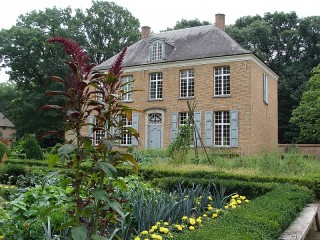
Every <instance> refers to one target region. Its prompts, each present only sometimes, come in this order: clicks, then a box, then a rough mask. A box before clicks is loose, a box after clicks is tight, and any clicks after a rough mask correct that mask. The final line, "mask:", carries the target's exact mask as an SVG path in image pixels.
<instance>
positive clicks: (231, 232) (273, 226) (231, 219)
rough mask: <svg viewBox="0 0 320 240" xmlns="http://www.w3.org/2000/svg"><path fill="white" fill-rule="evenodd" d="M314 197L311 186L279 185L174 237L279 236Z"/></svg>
mask: <svg viewBox="0 0 320 240" xmlns="http://www.w3.org/2000/svg"><path fill="white" fill-rule="evenodd" d="M312 200H313V193H312V191H310V190H309V189H307V188H305V187H301V186H294V185H289V184H285V185H282V184H280V185H279V186H278V187H276V188H275V189H274V190H272V191H270V192H269V193H267V194H265V195H263V196H260V197H258V198H256V199H254V200H252V201H251V202H250V204H248V205H246V206H245V207H241V208H237V209H235V210H234V211H233V212H232V213H231V214H226V215H224V216H223V218H220V219H219V218H218V219H217V220H212V221H210V222H208V223H207V224H204V225H203V226H202V227H200V229H199V230H197V231H194V232H190V231H188V232H184V233H182V234H179V235H178V236H177V237H175V239H177V240H179V239H181V240H182V239H183V240H188V239H202V240H209V239H227V240H228V239H230V240H233V239H277V238H278V237H279V235H280V234H281V233H282V232H283V231H284V230H285V229H286V228H287V227H288V226H289V225H290V224H291V222H292V221H293V220H294V219H295V217H296V216H297V215H298V213H299V212H300V211H301V210H302V208H303V207H304V206H305V205H306V204H307V203H308V202H311V201H312Z"/></svg>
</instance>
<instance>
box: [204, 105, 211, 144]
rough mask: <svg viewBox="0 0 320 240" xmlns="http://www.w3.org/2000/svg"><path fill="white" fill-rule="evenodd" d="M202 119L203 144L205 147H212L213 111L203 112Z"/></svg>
mask: <svg viewBox="0 0 320 240" xmlns="http://www.w3.org/2000/svg"><path fill="white" fill-rule="evenodd" d="M204 120H205V126H204V128H205V132H204V134H205V140H204V145H205V146H206V147H212V143H213V128H212V121H213V112H212V111H207V112H205V114H204Z"/></svg>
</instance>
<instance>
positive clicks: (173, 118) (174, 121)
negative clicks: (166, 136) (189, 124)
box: [170, 112, 178, 142]
mask: <svg viewBox="0 0 320 240" xmlns="http://www.w3.org/2000/svg"><path fill="white" fill-rule="evenodd" d="M177 132H178V113H176V112H173V113H171V129H170V142H173V141H174V139H175V138H176V136H177Z"/></svg>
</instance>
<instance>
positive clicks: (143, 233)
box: [141, 231, 149, 235]
mask: <svg viewBox="0 0 320 240" xmlns="http://www.w3.org/2000/svg"><path fill="white" fill-rule="evenodd" d="M148 233H149V232H148V231H142V232H141V234H142V235H147V234H148Z"/></svg>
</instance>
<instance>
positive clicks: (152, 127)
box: [148, 113, 162, 149]
mask: <svg viewBox="0 0 320 240" xmlns="http://www.w3.org/2000/svg"><path fill="white" fill-rule="evenodd" d="M148 121H149V124H148V148H151V149H155V148H161V139H162V114H161V113H150V114H148Z"/></svg>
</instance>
